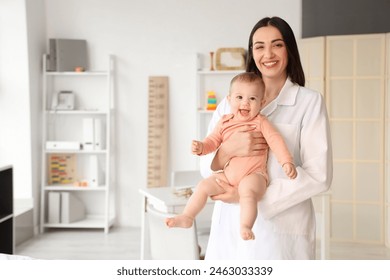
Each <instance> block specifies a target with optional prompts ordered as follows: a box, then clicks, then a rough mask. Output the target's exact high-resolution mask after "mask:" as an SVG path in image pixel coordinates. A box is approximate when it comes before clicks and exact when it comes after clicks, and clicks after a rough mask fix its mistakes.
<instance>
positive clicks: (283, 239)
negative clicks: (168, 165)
mask: <svg viewBox="0 0 390 280" xmlns="http://www.w3.org/2000/svg"><path fill="white" fill-rule="evenodd" d="M226 113H230V107H229V104H228V102H227V100H226V98H225V99H223V100H222V101H221V103H220V104H219V105H218V108H217V110H216V111H215V113H214V115H213V118H212V120H211V122H210V125H209V132H210V131H211V130H212V129H213V128H214V126H215V124H216V123H217V121H218V120H219V118H220V117H221V116H222V115H223V114H226ZM261 113H262V114H263V115H265V116H267V117H268V119H269V120H270V121H271V122H272V123H273V124H274V126H276V127H277V128H278V130H279V131H280V133H281V134H282V135H283V137H284V139H285V141H286V143H287V146H288V147H289V150H290V152H291V153H292V155H293V156H294V162H295V165H296V166H297V171H298V176H297V178H296V179H294V180H290V179H288V178H287V177H286V175H285V174H284V172H283V169H282V168H281V166H280V165H279V163H278V161H277V159H276V158H275V156H274V154H273V153H272V152H271V151H270V153H269V158H268V172H269V177H270V185H269V187H268V189H267V191H266V193H265V195H264V197H263V198H262V200H261V201H260V202H259V204H258V217H257V220H256V222H255V225H254V227H253V231H254V234H255V237H256V238H255V240H252V241H243V240H242V239H241V237H240V230H239V229H240V227H239V205H238V204H228V203H223V202H221V201H217V202H216V203H215V207H214V212H213V217H212V225H211V232H210V238H209V243H208V246H207V252H206V259H208V260H212V259H241V260H242V259H268V260H283V259H314V258H315V236H316V235H315V214H314V209H313V204H312V201H311V197H313V196H315V195H317V194H319V193H321V192H324V191H327V190H328V189H329V187H330V184H331V181H332V174H333V166H332V149H331V138H330V130H329V122H328V117H327V111H326V107H325V104H324V100H323V98H322V96H321V94H320V93H318V92H315V91H312V90H310V89H307V88H305V87H300V86H298V85H296V84H293V83H292V82H291V80H290V79H287V80H286V83H285V85H284V87H283V88H282V90H281V92H280V94H279V95H278V97H277V98H276V99H275V100H273V101H272V102H271V103H269V104H268V105H267V106H266V107H265V108H264V109H263V110H262V111H261ZM212 158H213V155H208V156H203V157H202V158H201V172H202V175H203V176H208V175H210V174H211V170H210V164H211V161H212Z"/></svg>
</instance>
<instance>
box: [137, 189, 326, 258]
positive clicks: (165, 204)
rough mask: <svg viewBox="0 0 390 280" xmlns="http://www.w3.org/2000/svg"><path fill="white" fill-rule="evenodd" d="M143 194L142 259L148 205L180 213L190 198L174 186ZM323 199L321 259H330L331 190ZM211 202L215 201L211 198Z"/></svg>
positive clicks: (142, 255)
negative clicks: (177, 191)
mask: <svg viewBox="0 0 390 280" xmlns="http://www.w3.org/2000/svg"><path fill="white" fill-rule="evenodd" d="M139 192H140V193H141V195H142V196H143V201H142V212H141V213H142V216H141V260H143V259H145V257H147V252H148V251H149V240H148V234H149V233H148V230H149V229H148V226H147V223H146V217H145V216H146V215H145V213H146V206H147V204H148V203H150V204H152V205H153V206H154V207H155V208H156V209H157V210H159V211H162V212H166V213H180V212H181V211H182V210H183V208H184V206H185V205H186V203H187V200H188V198H186V197H185V196H178V195H176V194H175V193H174V188H173V187H159V188H148V189H139ZM317 197H319V198H320V199H321V219H320V236H321V255H320V257H321V259H329V239H330V230H329V229H330V209H329V197H330V192H325V193H322V194H319V195H318V196H317ZM209 203H213V202H212V201H211V200H209Z"/></svg>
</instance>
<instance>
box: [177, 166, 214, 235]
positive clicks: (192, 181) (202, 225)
mask: <svg viewBox="0 0 390 280" xmlns="http://www.w3.org/2000/svg"><path fill="white" fill-rule="evenodd" d="M202 179H203V177H202V175H201V174H200V171H199V170H183V171H172V175H171V182H172V187H174V188H180V187H195V186H196V185H197V184H198V183H199V181H200V180H202ZM213 208H214V203H208V204H206V206H205V207H204V208H203V209H202V211H201V212H200V213H199V214H198V216H197V217H196V222H197V227H198V234H199V235H209V234H210V225H211V216H212V213H213Z"/></svg>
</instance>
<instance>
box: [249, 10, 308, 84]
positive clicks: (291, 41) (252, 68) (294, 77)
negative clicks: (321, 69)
mask: <svg viewBox="0 0 390 280" xmlns="http://www.w3.org/2000/svg"><path fill="white" fill-rule="evenodd" d="M264 26H273V27H275V28H277V29H278V30H279V32H280V33H281V34H282V37H283V40H284V43H285V44H286V48H287V55H288V63H287V69H286V71H287V75H288V76H289V77H290V79H291V81H292V82H293V83H296V84H298V85H300V86H305V74H304V73H303V68H302V64H301V59H300V57H299V51H298V46H297V42H296V40H295V36H294V32H293V31H292V29H291V27H290V25H288V23H287V22H286V21H285V20H283V19H281V18H279V17H272V18H270V17H266V18H263V19H261V20H260V21H259V22H258V23H256V25H255V26H254V27H253V29H252V31H251V34H250V36H249V43H248V55H247V59H246V71H247V72H254V73H256V74H258V75H260V76H262V75H261V72H260V71H259V69H257V67H256V63H255V61H254V60H253V50H252V47H253V34H254V33H255V32H256V30H257V29H259V28H261V27H264Z"/></svg>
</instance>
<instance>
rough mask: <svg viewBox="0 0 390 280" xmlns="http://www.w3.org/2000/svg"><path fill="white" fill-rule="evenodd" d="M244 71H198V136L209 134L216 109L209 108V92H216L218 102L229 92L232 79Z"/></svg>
mask: <svg viewBox="0 0 390 280" xmlns="http://www.w3.org/2000/svg"><path fill="white" fill-rule="evenodd" d="M242 72H244V70H238V71H209V70H199V71H197V74H196V75H197V77H196V81H197V91H196V92H197V109H198V111H197V129H198V130H197V137H198V139H199V140H201V139H203V138H204V137H205V136H206V135H207V129H208V125H209V122H210V120H211V116H212V114H213V112H214V110H207V104H208V93H214V94H215V97H216V101H217V104H218V103H219V102H221V100H222V99H223V98H224V97H225V96H227V95H228V94H229V87H230V81H231V79H232V78H233V77H234V76H235V75H237V74H239V73H242Z"/></svg>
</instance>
